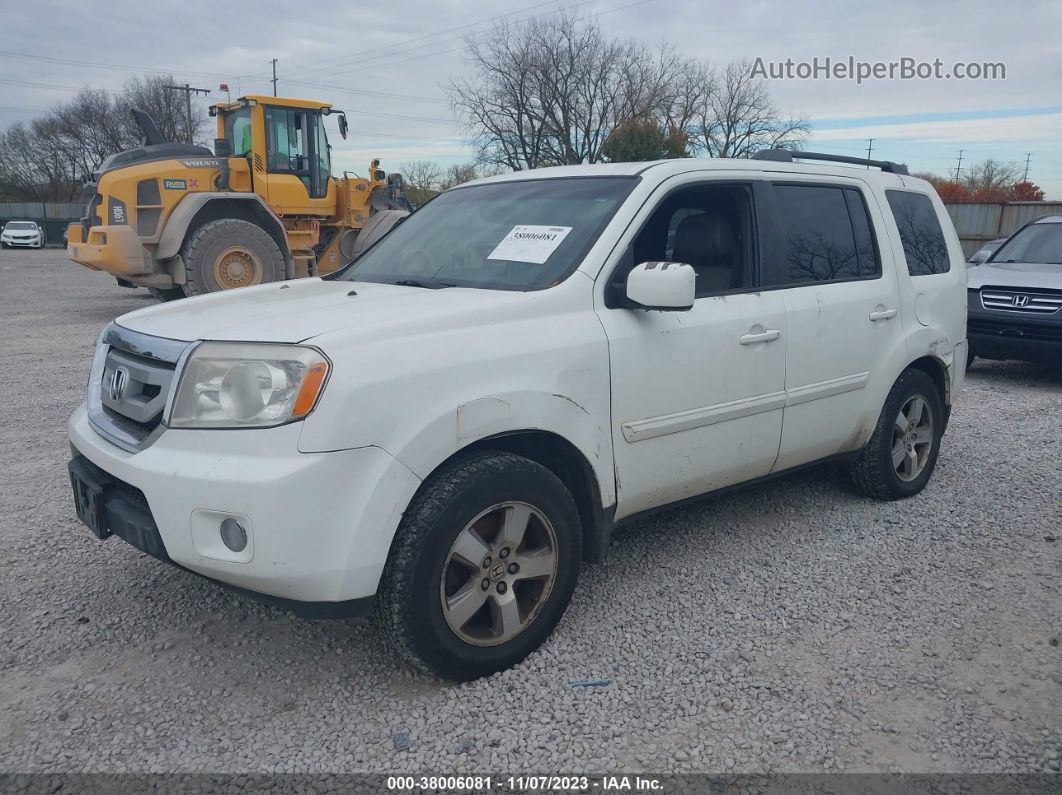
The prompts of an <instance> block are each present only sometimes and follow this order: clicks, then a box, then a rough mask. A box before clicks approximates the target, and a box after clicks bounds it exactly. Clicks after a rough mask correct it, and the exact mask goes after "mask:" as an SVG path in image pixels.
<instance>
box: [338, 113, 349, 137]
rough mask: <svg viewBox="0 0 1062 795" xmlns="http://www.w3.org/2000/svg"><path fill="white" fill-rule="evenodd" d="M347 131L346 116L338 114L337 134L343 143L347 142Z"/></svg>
mask: <svg viewBox="0 0 1062 795" xmlns="http://www.w3.org/2000/svg"><path fill="white" fill-rule="evenodd" d="M347 129H348V128H347V114H345V113H340V114H339V134H340V136H342V138H343V140H344V141H345V140H347Z"/></svg>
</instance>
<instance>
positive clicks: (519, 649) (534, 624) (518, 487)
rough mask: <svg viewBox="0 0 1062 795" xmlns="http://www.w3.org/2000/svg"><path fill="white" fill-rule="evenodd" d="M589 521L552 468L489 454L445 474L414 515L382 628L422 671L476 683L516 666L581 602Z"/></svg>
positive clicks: (386, 592) (421, 495)
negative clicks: (579, 583)
mask: <svg viewBox="0 0 1062 795" xmlns="http://www.w3.org/2000/svg"><path fill="white" fill-rule="evenodd" d="M581 549H582V544H581V534H580V525H579V516H578V513H577V511H576V508H575V503H574V502H573V501H572V497H571V495H570V494H569V493H568V490H567V489H566V488H565V487H564V485H563V484H562V483H561V482H560V480H558V479H557V477H556V476H555V475H554V474H553V473H552V472H550V471H549V470H548V469H546V468H544V467H542V466H540V465H539V464H537V463H535V462H534V461H530V460H528V459H526V458H522V457H520V456H516V455H512V454H509V453H500V452H482V453H476V454H473V455H470V456H468V457H466V458H462V459H459V460H457V461H454V462H453V463H451V464H449V465H446V466H445V467H444V468H443V469H441V470H440V471H439V472H438V473H436V474H435V475H433V476H432V478H431V479H430V480H429V481H427V482H426V483H425V484H424V486H422V487H421V490H420V491H419V492H418V494H417V496H416V497H415V498H414V500H413V503H412V504H411V505H410V507H409V510H407V511H406V513H405V516H404V518H403V521H402V525H401V527H400V528H399V531H398V535H397V536H396V538H395V542H394V545H393V547H392V549H391V554H390V555H389V557H388V562H387V568H386V570H385V572H384V576H383V580H382V582H381V585H380V590H379V593H378V595H377V608H376V609H377V614H376V615H377V621H378V622H379V624H380V625H381V626H382V628H383V630H384V631H385V632H386V634H387V635H388V636H389V637H390V638H391V640H392V642H393V643H394V645H395V647H396V648H397V649H398V652H399V653H400V654H401V655H402V656H403V657H405V658H406V659H407V660H408V661H410V662H411V663H413V664H414V665H416V666H417V667H419V668H422V669H425V670H428V671H431V672H433V673H436V674H439V675H441V676H444V677H447V678H449V679H457V680H468V679H475V678H477V677H480V676H486V675H488V674H491V673H494V672H495V671H500V670H502V669H504V668H508V667H510V666H512V665H515V664H516V663H518V662H519V661H520V660H522V659H523V658H524V657H526V656H527V655H528V654H530V653H531V652H532V651H534V650H535V649H536V648H537V647H538V646H539V645H541V644H542V642H543V641H544V640H545V639H546V637H547V636H548V635H549V633H550V632H552V630H553V628H554V627H555V626H556V624H557V622H558V621H559V620H560V618H561V616H562V615H563V613H564V610H565V608H566V607H567V606H568V602H569V601H570V599H571V595H572V590H573V589H574V587H575V581H576V578H577V576H578V572H579V563H580V560H581Z"/></svg>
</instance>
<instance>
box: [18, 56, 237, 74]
mask: <svg viewBox="0 0 1062 795" xmlns="http://www.w3.org/2000/svg"><path fill="white" fill-rule="evenodd" d="M0 58H27V59H29V60H33V61H46V62H48V63H62V64H68V65H70V66H95V67H97V68H99V69H117V70H119V71H142V72H161V73H165V74H178V75H197V76H199V77H229V78H231V77H233V76H234V73H232V72H195V71H191V70H187V69H164V68H161V67H157V66H140V65H136V66H131V65H122V64H114V63H104V62H100V61H81V60H76V59H73V58H55V57H53V56H46V55H32V54H30V53H26V52H15V51H13V50H0Z"/></svg>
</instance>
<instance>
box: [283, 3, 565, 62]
mask: <svg viewBox="0 0 1062 795" xmlns="http://www.w3.org/2000/svg"><path fill="white" fill-rule="evenodd" d="M554 2H556V0H546V2H544V3H536V4H535V5H533V6H527V7H526V8H518V9H517V10H516V11H509V12H507V13H505V14H498V15H496V16H493V17H488V18H487V19H481V20H479V21H478V22H469V23H468V24H466V25H458V26H457V27H454V28H447V29H446V30H438V31H436V32H435V33H426V34H424V35H423V36H415V37H413V38H411V39H406V40H405V41H400V42H396V43H395V44H385V45H383V46H381V47H373V48H372V49H368V50H362V51H360V52H359V53H358V55H357V56H356V57H357V58H361V57H363V56H365V55H368V54H369V53H374V52H380V51H381V50H388V49H391V48H393V47H405V46H406V45H408V44H411V43H413V42H415V41H423V40H424V39H431V38H434V37H435V36H441V35H443V34H444V33H453V32H454V31H455V30H464V29H466V28H474V27H476V26H477V25H484V24H486V23H488V22H493V21H494V20H496V19H502V18H503V17H509V16H513V15H514V14H521V13H523V12H524V11H530V10H532V9H534V8H541V7H542V6H546V5H551V4H553V3H554ZM435 43H436V44H438V43H439V42H435ZM351 57H352V56H351V55H350V53H346V54H344V55H337V56H335V57H334V58H326V59H325V60H323V61H318V62H316V63H315V64H314V63H311V64H307V65H306V66H298V67H296V68H295V74H296V75H300V76H303V75H306V74H308V73H309V72H317V71H320V70H321V69H322V68H328V67H327V66H326V65H327V64H334V63H336V62H338V61H344V60H346V61H348V62H349V59H350V58H351Z"/></svg>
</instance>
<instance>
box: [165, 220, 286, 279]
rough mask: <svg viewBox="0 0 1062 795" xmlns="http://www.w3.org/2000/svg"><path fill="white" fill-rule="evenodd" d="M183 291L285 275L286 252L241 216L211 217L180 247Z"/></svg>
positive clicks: (260, 229)
mask: <svg viewBox="0 0 1062 795" xmlns="http://www.w3.org/2000/svg"><path fill="white" fill-rule="evenodd" d="M181 259H182V260H183V261H184V268H185V283H184V294H185V295H188V296H192V295H203V294H204V293H214V292H218V291H219V290H233V289H235V288H237V287H251V286H253V285H256V284H264V283H266V282H275V281H279V280H280V279H283V278H284V256H283V254H281V252H280V248H279V247H278V246H277V244H276V241H275V240H273V238H272V237H270V235H269V233H268V232H266V231H265V230H264V229H262V227H260V226H258V225H257V224H253V223H251V222H250V221H243V220H240V219H238V218H224V219H221V220H218V221H211V222H209V223H206V224H203V225H202V226H201V227H199V228H198V229H196V230H195V231H194V232H193V233H192V234H191V235H189V236H188V239H187V240H185V243H184V245H183V246H182V247H181Z"/></svg>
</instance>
